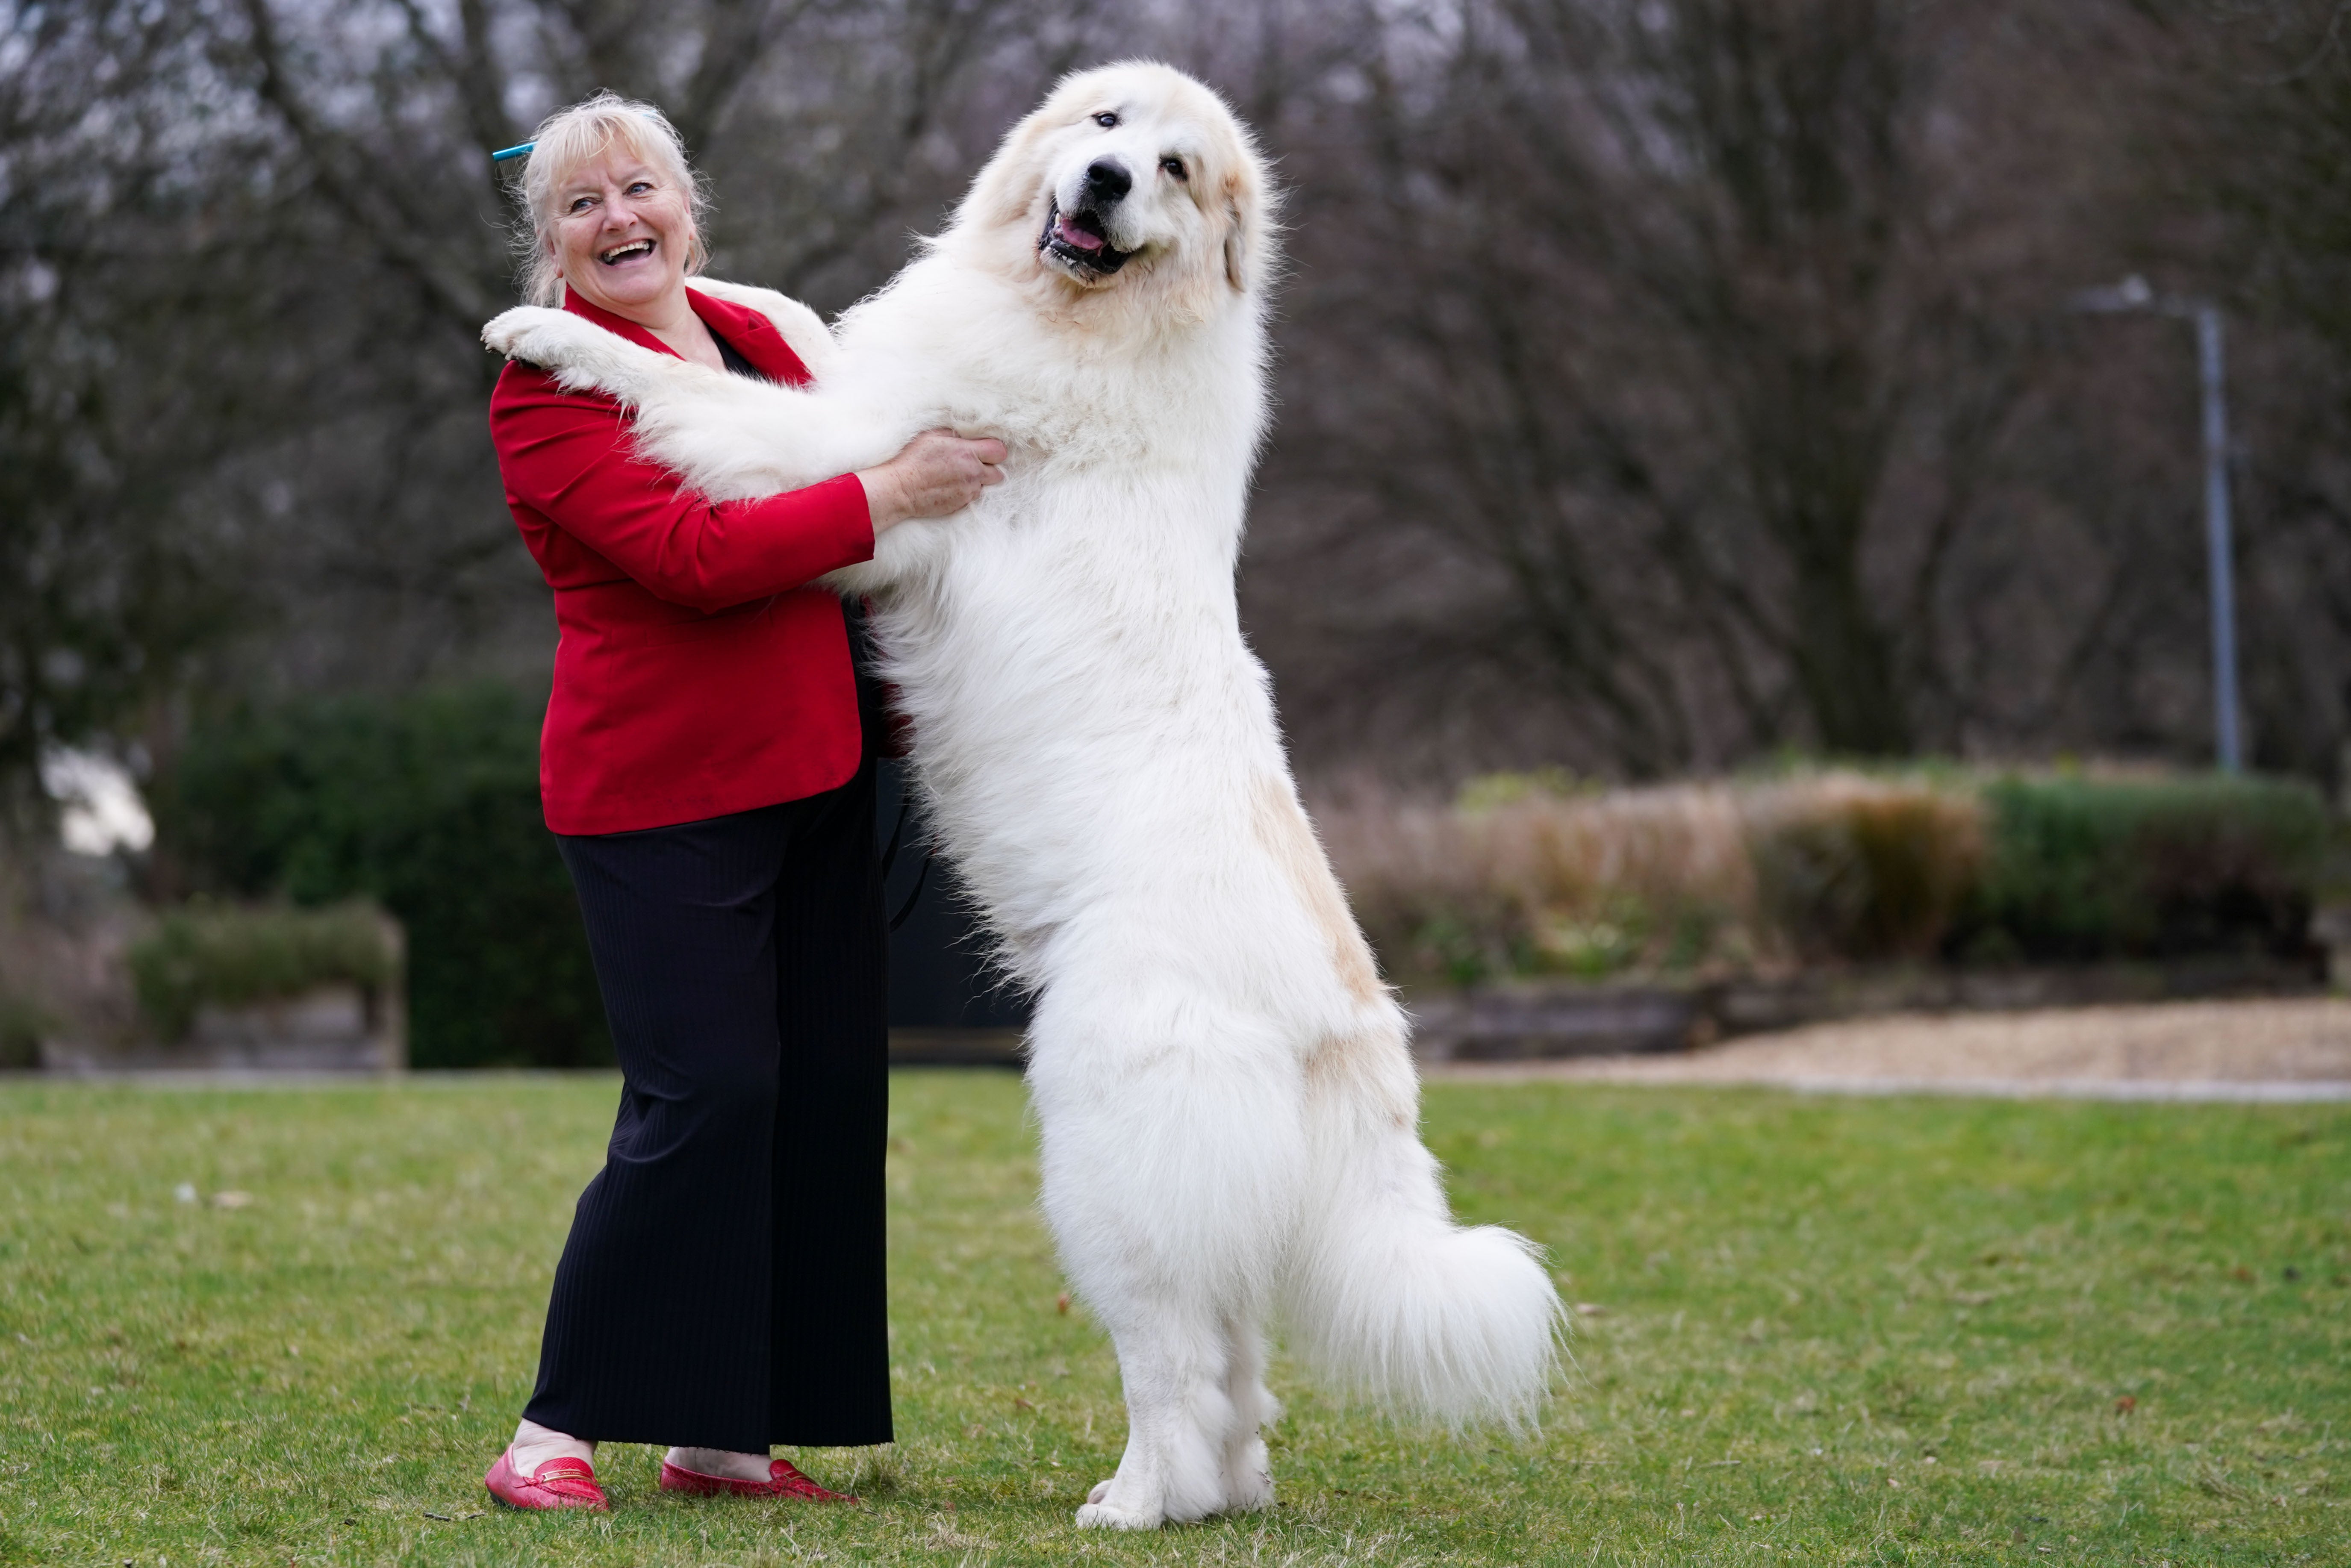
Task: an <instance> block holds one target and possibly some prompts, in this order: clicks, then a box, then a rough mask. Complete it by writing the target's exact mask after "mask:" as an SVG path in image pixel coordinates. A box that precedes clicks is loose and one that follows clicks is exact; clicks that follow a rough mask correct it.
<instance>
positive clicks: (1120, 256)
mask: <svg viewBox="0 0 2351 1568" xmlns="http://www.w3.org/2000/svg"><path fill="white" fill-rule="evenodd" d="M1037 249H1038V250H1039V251H1040V253H1041V254H1043V255H1045V256H1050V257H1052V258H1053V259H1054V260H1055V261H1058V262H1060V263H1061V265H1062V266H1063V267H1067V268H1069V269H1070V270H1071V271H1072V272H1075V273H1077V274H1079V275H1080V276H1081V277H1109V276H1110V275H1111V274H1112V273H1113V272H1116V271H1117V270H1118V269H1119V268H1120V267H1124V266H1125V265H1126V261H1127V257H1129V256H1133V255H1134V252H1133V251H1131V250H1121V249H1119V248H1118V247H1117V246H1114V245H1113V244H1111V243H1110V235H1107V234H1105V233H1103V232H1102V218H1101V217H1100V216H1099V215H1098V214H1093V213H1090V212H1081V213H1064V212H1063V211H1061V203H1059V202H1054V203H1052V204H1050V208H1049V210H1048V211H1047V212H1046V214H1045V232H1044V233H1043V234H1041V235H1038V236H1037Z"/></svg>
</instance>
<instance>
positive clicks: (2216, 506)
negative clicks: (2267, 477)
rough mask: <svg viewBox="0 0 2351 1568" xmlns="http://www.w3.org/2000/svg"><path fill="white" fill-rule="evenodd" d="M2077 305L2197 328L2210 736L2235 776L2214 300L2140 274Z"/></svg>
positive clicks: (2229, 567)
mask: <svg viewBox="0 0 2351 1568" xmlns="http://www.w3.org/2000/svg"><path fill="white" fill-rule="evenodd" d="M2073 304H2074V309H2076V310H2089V311H2095V312H2098V313H2101V314H2116V313H2120V312H2124V311H2140V310H2143V311H2147V312H2149V313H2151V314H2153V315H2158V316H2169V317H2173V318H2175V319H2179V320H2185V321H2192V322H2194V323H2195V326H2196V364H2197V373H2198V380H2199V382H2200V383H2201V386H2202V390H2203V402H2204V556H2205V571H2206V576H2207V580H2208V582H2209V584H2210V589H2211V595H2212V732H2213V740H2214V747H2215V749H2216V750H2217V751H2218V752H2219V754H2220V770H2221V771H2222V772H2224V773H2235V772H2237V771H2239V770H2240V769H2241V768H2243V766H2244V760H2245V757H2244V748H2243V745H2242V742H2241V736H2240V730H2239V727H2238V723H2237V711H2238V705H2237V590H2236V564H2235V558H2234V556H2233V554H2232V553H2231V547H2230V532H2231V519H2230V516H2229V406H2228V395H2227V381H2226V376H2225V373H2224V366H2223V361H2222V359H2221V351H2222V345H2221V330H2220V306H2218V305H2216V304H2214V303H2213V302H2212V301H2211V300H2210V299H2199V298H2193V297H2191V296H2186V295H2172V294H2158V293H2157V292H2156V291H2155V290H2154V289H2152V288H2150V287H2147V279H2146V278H2144V277H2139V276H2137V274H2136V273H2134V274H2133V275H2132V276H2130V277H2126V278H2124V279H2123V280H2122V282H2120V283H2118V284H2116V286H2114V287H2111V288H2092V289H2087V290H2085V291H2084V292H2083V293H2080V294H2077V295H2075V296H2074V301H2073Z"/></svg>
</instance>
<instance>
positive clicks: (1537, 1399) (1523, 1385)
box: [1285, 1107, 1563, 1430]
mask: <svg viewBox="0 0 2351 1568" xmlns="http://www.w3.org/2000/svg"><path fill="white" fill-rule="evenodd" d="M1331 1109H1332V1111H1334V1112H1336V1113H1337V1115H1338V1118H1339V1119H1340V1120H1341V1121H1342V1122H1343V1123H1345V1124H1346V1125H1344V1126H1332V1125H1325V1126H1323V1127H1322V1128H1319V1129H1317V1131H1318V1132H1319V1133H1320V1134H1322V1135H1321V1136H1319V1137H1317V1138H1316V1139H1315V1140H1314V1142H1315V1145H1316V1157H1315V1161H1314V1164H1315V1166H1317V1167H1318V1168H1316V1169H1315V1170H1314V1172H1313V1174H1312V1177H1311V1181H1312V1196H1311V1197H1310V1199H1309V1207H1308V1215H1307V1218H1306V1222H1305V1224H1304V1226H1303V1228H1302V1230H1301V1235H1300V1237H1299V1239H1298V1240H1299V1244H1298V1247H1297V1249H1296V1250H1295V1252H1294V1253H1293V1254H1292V1257H1291V1264H1290V1279H1289V1281H1288V1289H1287V1291H1286V1292H1285V1294H1286V1296H1287V1301H1286V1309H1287V1310H1286V1316H1287V1317H1288V1319H1289V1327H1290V1343H1291V1345H1292V1348H1293V1349H1295V1350H1296V1351H1297V1352H1298V1353H1299V1354H1301V1356H1302V1357H1304V1358H1305V1359H1306V1361H1307V1362H1308V1363H1309V1364H1311V1365H1312V1366H1314V1367H1315V1368H1317V1369H1318V1370H1319V1371H1320V1372H1321V1373H1322V1375H1323V1377H1324V1378H1325V1379H1326V1380H1327V1381H1328V1382H1330V1383H1331V1384H1332V1385H1334V1386H1335V1387H1336V1388H1337V1389H1338V1390H1339V1391H1341V1392H1343V1393H1348V1394H1353V1395H1356V1396H1362V1397H1366V1398H1369V1399H1371V1400H1373V1401H1374V1402H1375V1403H1377V1404H1379V1405H1381V1406H1384V1407H1386V1408H1388V1409H1390V1410H1392V1411H1394V1412H1395V1413H1396V1414H1398V1415H1403V1416H1420V1417H1425V1418H1434V1419H1436V1420H1439V1421H1443V1422H1445V1423H1446V1424H1447V1425H1448V1426H1453V1427H1460V1426H1465V1425H1469V1424H1473V1423H1479V1422H1499V1423H1500V1424H1501V1425H1503V1426H1506V1427H1510V1428H1512V1429H1514V1430H1515V1429H1517V1428H1519V1427H1524V1426H1528V1425H1531V1423H1532V1421H1533V1419H1534V1416H1535V1415H1536V1412H1537V1410H1538V1409H1539V1407H1540V1406H1541V1403H1542V1401H1543V1399H1544V1397H1545V1396H1547V1395H1548V1393H1549V1392H1550V1388H1551V1382H1552V1375H1553V1373H1554V1372H1555V1371H1556V1369H1557V1366H1558V1362H1559V1344H1560V1337H1561V1333H1562V1322H1563V1320H1562V1312H1561V1309H1560V1301H1559V1293H1558V1291H1555V1290H1553V1289H1552V1282H1551V1277H1550V1275H1549V1273H1548V1272H1547V1271H1546V1270H1545V1269H1544V1267H1543V1265H1542V1262H1541V1258H1540V1257H1539V1255H1538V1253H1537V1249H1536V1248H1535V1246H1534V1244H1533V1243H1531V1242H1530V1241H1528V1240H1527V1239H1526V1238H1524V1237H1522V1236H1520V1235H1518V1234H1517V1233H1516V1232H1514V1231H1510V1230H1505V1229H1503V1228H1501V1227H1500V1226H1498V1225H1479V1226H1474V1227H1465V1226H1460V1225H1456V1224H1455V1223H1454V1222H1453V1218H1452V1216H1451V1215H1450V1214H1449V1213H1448V1212H1447V1208H1446V1205H1445V1194H1444V1189H1443V1188H1442V1186H1440V1185H1439V1184H1438V1180H1437V1161H1436V1159H1435V1158H1434V1157H1433V1156H1432V1155H1430V1154H1429V1152H1428V1151H1427V1150H1426V1149H1425V1148H1423V1147H1422V1146H1421V1144H1420V1140H1419V1138H1418V1137H1417V1136H1416V1134H1415V1133H1414V1131H1413V1129H1412V1128H1411V1127H1409V1126H1396V1125H1394V1124H1367V1123H1369V1122H1370V1119H1369V1118H1362V1117H1360V1116H1359V1115H1358V1114H1350V1113H1349V1111H1348V1110H1342V1109H1340V1108H1338V1107H1332V1108H1331ZM1350 1109H1352V1108H1350Z"/></svg>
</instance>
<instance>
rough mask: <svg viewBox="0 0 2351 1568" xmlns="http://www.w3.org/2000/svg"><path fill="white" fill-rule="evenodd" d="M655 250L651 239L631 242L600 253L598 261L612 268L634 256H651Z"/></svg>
mask: <svg viewBox="0 0 2351 1568" xmlns="http://www.w3.org/2000/svg"><path fill="white" fill-rule="evenodd" d="M652 254H653V241H651V240H649V239H640V240H631V241H630V242H629V243H628V244H627V245H618V246H613V247H612V248H611V249H610V250H608V251H602V252H600V253H598V255H597V257H596V259H597V260H599V261H601V262H602V263H603V264H604V265H605V266H607V267H611V266H613V265H615V264H617V263H620V262H623V261H627V260H629V259H630V258H631V257H632V256H651V255H652Z"/></svg>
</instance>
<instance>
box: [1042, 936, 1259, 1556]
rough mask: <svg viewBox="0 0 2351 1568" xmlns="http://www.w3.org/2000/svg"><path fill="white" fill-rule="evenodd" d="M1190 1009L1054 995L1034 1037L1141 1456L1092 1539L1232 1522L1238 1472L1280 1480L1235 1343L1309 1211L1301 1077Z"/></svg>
mask: <svg viewBox="0 0 2351 1568" xmlns="http://www.w3.org/2000/svg"><path fill="white" fill-rule="evenodd" d="M1135 967H1136V968H1138V969H1142V970H1143V972H1144V973H1145V974H1148V973H1149V970H1148V968H1147V967H1144V966H1142V965H1137V966H1135ZM1171 991H1172V988H1171ZM1172 994H1173V999H1172V1000H1166V1001H1162V1002H1160V1003H1159V1005H1156V1006H1155V1005H1154V1002H1155V999H1156V998H1154V997H1153V996H1152V995H1151V994H1150V992H1149V991H1148V990H1147V989H1145V988H1141V987H1138V988H1135V989H1134V990H1130V991H1128V992H1126V993H1125V994H1124V995H1123V996H1122V997H1120V998H1118V999H1117V1005H1116V1006H1115V1008H1113V1007H1108V1006H1105V1007H1101V1008H1090V1009H1081V1008H1078V1007H1075V1006H1072V1005H1071V1003H1070V1001H1069V1000H1068V999H1067V998H1065V997H1060V996H1056V995H1055V993H1054V992H1052V991H1051V990H1048V991H1047V993H1046V995H1045V997H1044V998H1043V1000H1042V1001H1041V1002H1040V1007H1039V1010H1038V1017H1037V1021H1036V1023H1035V1024H1034V1026H1033V1027H1032V1028H1031V1030H1030V1031H1029V1040H1030V1048H1031V1056H1030V1059H1029V1089H1030V1092H1031V1095H1032V1097H1033V1102H1034V1103H1035V1105H1036V1108H1037V1117H1038V1124H1039V1128H1040V1132H1041V1134H1042V1138H1041V1148H1040V1155H1041V1156H1042V1157H1041V1159H1040V1166H1041V1174H1042V1176H1043V1177H1044V1184H1043V1185H1044V1193H1043V1197H1044V1207H1045V1214H1046V1217H1047V1218H1049V1219H1050V1221H1051V1222H1052V1227H1053V1234H1054V1236H1055V1239H1057V1240H1058V1241H1059V1243H1060V1245H1061V1260H1062V1263H1063V1265H1064V1266H1065V1267H1066V1269H1067V1270H1068V1271H1069V1276H1070V1280H1071V1283H1072V1284H1073V1285H1075V1286H1076V1287H1077V1291H1078V1293H1079V1294H1080V1295H1081V1297H1083V1298H1084V1300H1085V1301H1086V1304H1087V1306H1088V1307H1089V1308H1090V1309H1091V1310H1092V1312H1093V1314H1094V1316H1095V1318H1096V1319H1097V1320H1098V1321H1099V1322H1101V1323H1102V1326H1103V1327H1104V1328H1106V1329H1108V1330H1109V1331H1110V1333H1111V1337H1112V1339H1113V1341H1114V1342H1115V1343H1116V1344H1117V1347H1118V1361H1119V1371H1120V1374H1121V1376H1122V1378H1123V1382H1124V1384H1125V1392H1126V1405H1127V1416H1128V1422H1129V1435H1128V1439H1127V1448H1126V1454H1125V1457H1124V1458H1123V1459H1122V1460H1121V1461H1120V1464H1119V1469H1118V1474H1117V1475H1115V1476H1113V1478H1112V1479H1110V1480H1109V1481H1107V1482H1105V1483H1103V1485H1102V1486H1101V1487H1098V1488H1096V1489H1095V1490H1094V1494H1093V1495H1092V1497H1091V1498H1090V1499H1089V1500H1088V1501H1087V1504H1086V1506H1085V1507H1084V1508H1083V1509H1081V1510H1080V1511H1079V1513H1078V1522H1079V1523H1081V1524H1088V1525H1107V1526H1113V1527H1119V1528H1124V1529H1130V1530H1147V1529H1150V1528H1152V1527H1154V1526H1155V1525H1157V1524H1159V1523H1160V1522H1162V1521H1165V1520H1178V1521H1184V1520H1195V1519H1203V1518H1206V1517H1207V1516H1208V1515H1210V1514H1215V1513H1221V1512H1224V1511H1226V1510H1227V1509H1228V1508H1230V1507H1232V1506H1234V1504H1235V1496H1234V1487H1233V1485H1232V1475H1231V1472H1232V1470H1233V1469H1234V1468H1235V1466H1236V1465H1237V1464H1238V1466H1239V1467H1241V1468H1242V1469H1245V1470H1250V1471H1261V1470H1262V1469H1263V1456H1264V1450H1263V1448H1262V1447H1261V1446H1257V1445H1256V1444H1255V1434H1256V1431H1257V1427H1258V1426H1259V1423H1260V1421H1261V1420H1262V1419H1263V1418H1264V1416H1265V1415H1266V1413H1267V1410H1268V1406H1269V1405H1270V1401H1269V1400H1267V1399H1266V1397H1265V1396H1264V1393H1263V1389H1262V1388H1261V1386H1260V1385H1259V1371H1260V1366H1261V1363H1262V1352H1261V1351H1260V1349H1259V1346H1258V1343H1257V1341H1256V1339H1255V1336H1254V1334H1253V1333H1249V1334H1243V1333H1238V1332H1237V1328H1238V1327H1241V1326H1247V1325H1254V1324H1255V1323H1256V1322H1258V1321H1259V1320H1260V1319H1261V1318H1262V1316H1263V1315H1264V1303H1265V1302H1266V1301H1268V1300H1269V1298H1270V1292H1271V1289H1272V1286H1273V1282H1274V1280H1275V1278H1276V1275H1277V1273H1278V1268H1279V1261H1280V1255H1281V1250H1282V1248H1283V1247H1284V1245H1285V1244H1286V1242H1287V1239H1289V1237H1290V1235H1291V1234H1292V1233H1293V1231H1294V1228H1295V1225H1296V1217H1297V1214H1298V1212H1299V1210H1300V1207H1301V1205H1300V1199H1299V1197H1298V1186H1299V1180H1300V1173H1301V1170H1302V1169H1303V1165H1304V1156H1303V1137H1302V1133H1301V1128H1300V1125H1299V1118H1298V1097H1297V1094H1296V1092H1295V1089H1294V1087H1293V1078H1294V1073H1293V1072H1292V1071H1291V1070H1290V1069H1288V1067H1287V1065H1286V1064H1285V1063H1284V1062H1283V1061H1281V1060H1280V1056H1279V1054H1278V1053H1277V1052H1276V1051H1273V1050H1270V1049H1268V1048H1267V1047H1266V1046H1265V1045H1264V1044H1263V1043H1262V1042H1261V1041H1260V1040H1253V1039H1252V1038H1251V1036H1252V1033H1253V1032H1255V1031H1254V1030H1253V1029H1252V1024H1253V1022H1254V1020H1252V1019H1249V1018H1247V1017H1246V1016H1245V1015H1243V1016H1233V1015H1226V1016H1224V1017H1215V1016H1206V1015H1207V1013H1208V1009H1204V1008H1202V1007H1201V1006H1200V1005H1199V1004H1198V1001H1197V998H1196V994H1189V995H1187V994H1185V993H1183V992H1172ZM1098 1020H1109V1021H1107V1022H1103V1021H1098ZM1262 1490H1263V1488H1262V1486H1261V1484H1251V1485H1249V1486H1247V1487H1244V1488H1243V1489H1242V1491H1243V1494H1244V1500H1246V1499H1249V1498H1255V1497H1257V1496H1259V1495H1260V1494H1261V1492H1262Z"/></svg>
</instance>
